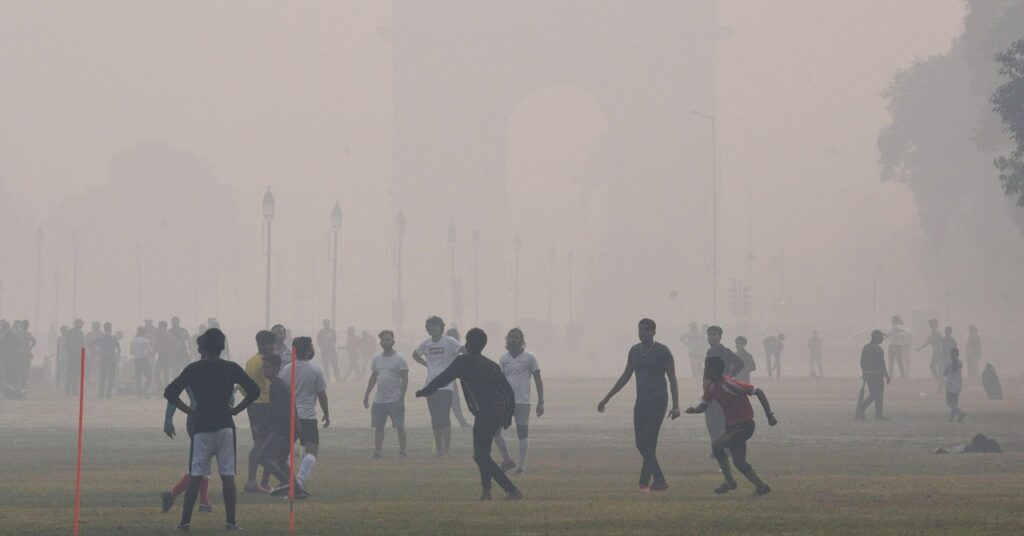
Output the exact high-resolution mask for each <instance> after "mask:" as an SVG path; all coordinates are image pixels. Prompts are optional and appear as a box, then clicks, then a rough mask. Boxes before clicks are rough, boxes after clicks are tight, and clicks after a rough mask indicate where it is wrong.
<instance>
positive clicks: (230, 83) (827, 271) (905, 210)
mask: <svg viewBox="0 0 1024 536" xmlns="http://www.w3.org/2000/svg"><path fill="white" fill-rule="evenodd" d="M963 12H964V8H963V5H962V3H961V2H960V1H958V0H916V1H910V0H904V1H897V2H893V1H885V0H875V1H859V2H842V1H827V2H822V1H812V0H806V1H795V0H790V1H746V0H743V1H739V0H729V1H722V2H719V17H720V25H721V26H723V27H724V28H725V30H724V31H723V32H722V33H723V40H722V41H721V43H720V53H719V57H718V61H719V65H718V80H717V87H718V114H719V142H720V150H721V152H720V159H719V161H720V165H721V167H720V170H721V186H720V188H721V190H720V192H721V194H722V197H721V207H720V215H721V217H722V224H721V225H722V230H721V234H720V236H721V248H722V260H721V265H722V267H723V268H722V276H723V280H724V281H728V279H729V277H735V276H737V275H744V274H745V273H746V263H745V259H744V256H745V254H746V249H747V246H746V229H747V220H746V211H747V198H746V192H747V191H746V189H745V188H744V184H747V183H749V184H750V185H751V187H752V194H753V202H754V204H755V207H754V209H753V211H752V216H753V221H754V231H753V240H754V242H755V246H754V248H753V249H754V251H753V253H754V258H755V268H754V271H755V275H754V281H753V283H754V286H755V289H760V288H763V287H764V285H763V283H764V281H765V280H766V278H767V277H768V276H769V274H770V270H769V269H768V268H767V266H768V265H769V264H770V262H771V259H772V257H773V255H774V256H775V257H776V258H784V259H785V260H784V261H783V264H784V266H785V269H784V270H785V276H786V285H787V292H788V293H789V294H790V301H791V303H793V304H794V308H799V310H800V312H799V313H795V312H793V311H790V312H787V313H785V314H787V315H790V316H791V317H790V318H785V319H781V320H784V321H786V320H788V321H799V320H802V319H806V318H813V317H815V316H818V315H822V314H829V312H830V308H834V307H835V305H834V303H835V302H836V301H848V300H860V301H859V302H857V303H854V304H853V305H852V308H853V309H854V310H855V311H854V313H853V315H854V316H856V315H865V316H866V315H869V314H870V309H869V308H868V307H869V305H868V302H866V301H864V299H863V298H864V296H863V293H864V292H868V291H869V289H870V282H869V280H870V279H871V278H870V277H867V276H865V274H866V273H871V272H872V271H878V270H880V268H878V267H865V266H863V262H861V261H860V256H862V255H863V253H864V252H865V251H866V250H869V249H870V248H877V247H881V244H878V243H877V242H878V238H877V237H878V236H879V235H880V234H881V233H891V234H895V235H898V236H905V237H906V239H907V241H908V243H909V241H910V240H912V239H913V238H914V237H915V236H916V235H917V233H918V232H919V231H918V230H917V229H916V223H915V216H914V209H913V204H912V200H911V198H910V196H909V194H908V193H907V191H906V190H905V188H903V187H902V186H899V185H882V184H880V183H879V179H878V165H877V160H878V157H877V149H876V145H875V142H876V138H877V134H878V130H879V128H880V127H881V126H882V125H883V124H884V123H885V122H886V121H887V114H886V112H885V109H884V102H883V100H882V98H881V95H880V94H881V91H882V89H883V88H884V87H885V86H886V84H887V83H888V81H889V80H890V79H891V77H892V75H893V73H894V72H895V71H896V70H897V69H899V68H902V67H905V66H907V65H908V64H909V63H910V62H911V61H912V60H913V59H914V58H915V57H924V56H928V55H932V54H938V53H942V52H944V51H946V50H947V48H948V46H949V44H950V41H951V40H952V39H953V38H954V37H955V36H956V35H957V34H958V33H959V32H960V31H961V26H962V23H961V18H962V16H963ZM390 24H391V5H390V4H389V3H386V2H345V3H337V2H320V3H317V2H304V3H301V4H286V3H262V2H261V3H240V2H220V3H206V2H180V3H155V2H90V3H82V2H31V1H24V2H12V1H0V72H2V73H3V74H4V80H5V84H4V85H3V86H4V87H3V90H2V97H0V177H2V178H3V180H5V181H6V183H7V185H8V187H9V189H10V193H11V195H12V196H13V198H14V199H16V201H17V203H18V204H19V206H20V207H21V209H22V210H23V211H24V213H26V214H30V215H35V216H37V218H36V221H39V222H41V221H44V220H45V219H46V216H45V215H46V214H49V213H50V212H51V211H52V210H53V209H54V207H55V206H57V204H58V203H59V202H60V201H61V200H62V199H64V198H66V197H68V196H77V195H82V194H84V193H86V192H88V191H89V190H90V189H91V188H95V187H97V186H98V185H101V184H103V183H105V182H106V181H107V180H108V173H109V163H110V161H111V159H112V158H113V157H114V155H115V154H117V153H118V152H119V151H123V150H125V149H130V148H132V147H134V146H136V145H138V144H139V143H140V142H143V141H146V140H162V141H165V142H167V143H168V144H170V145H172V146H174V147H177V148H180V149H184V150H187V151H191V152H193V153H195V154H196V155H197V156H199V157H201V158H204V159H206V160H208V161H209V162H210V163H211V164H212V165H213V168H214V171H215V173H216V176H217V178H218V179H219V180H221V181H225V182H227V183H229V184H231V185H234V186H235V187H236V188H237V191H238V192H239V196H240V197H239V199H238V206H239V207H240V210H242V211H245V210H248V211H249V212H240V214H239V217H240V219H241V221H243V222H249V223H250V224H251V231H252V237H258V236H259V225H260V219H259V218H260V216H259V199H260V197H261V196H262V195H263V192H264V190H265V189H266V187H267V186H268V185H269V186H272V187H273V188H274V191H275V192H276V193H277V194H278V212H277V217H276V219H275V226H276V228H275V232H276V233H279V234H276V235H275V236H280V237H282V238H281V239H280V241H279V242H278V244H280V246H279V247H280V248H283V249H282V250H281V251H283V252H285V253H286V254H287V255H289V256H294V257H296V258H300V259H310V258H315V259H316V262H318V263H319V264H318V268H317V270H318V275H317V276H316V277H318V278H326V277H327V271H326V270H327V264H326V260H325V259H326V257H325V246H326V233H327V231H326V229H327V221H328V220H327V218H328V214H329V211H330V208H331V206H332V205H333V201H334V199H336V198H337V199H340V200H341V204H342V206H343V208H344V210H345V227H344V230H345V232H343V233H342V237H343V238H342V249H343V251H346V252H354V254H353V255H345V256H343V261H342V271H343V273H344V274H345V275H346V279H345V281H344V282H343V284H342V295H343V296H344V297H345V298H346V299H351V300H357V301H362V300H371V301H372V300H374V299H376V298H378V297H379V295H380V294H381V293H382V292H383V291H384V289H385V288H389V286H388V285H390V284H391V283H390V280H389V277H390V275H389V272H388V271H386V270H380V269H379V266H378V265H375V264H374V263H373V262H366V259H373V258H378V259H381V262H385V260H386V259H387V258H388V255H389V251H390V247H391V243H390V239H391V227H390V222H391V220H392V218H393V214H392V213H391V211H392V208H391V205H390V204H389V197H388V191H389V188H390V175H389V173H390V158H391V146H390V140H391V129H392V125H393V123H392V90H391V83H392V63H391V62H392V57H391V51H392V45H391V40H390ZM540 109H543V106H541V108H540ZM694 120H695V121H696V120H697V118H694ZM598 123H599V122H598ZM509 128H510V129H511V130H512V131H514V130H515V129H516V128H517V127H516V125H510V127H509ZM524 128H525V127H524ZM602 128H603V126H602V125H600V124H597V123H594V124H586V125H581V126H580V129H581V131H583V132H585V135H587V136H593V135H594V133H595V132H600V131H601V129H602ZM563 130H571V128H570V129H563ZM560 135H564V132H563V133H562V134H560ZM577 149H578V150H583V149H582V148H580V147H575V148H574V147H572V146H570V147H569V150H570V151H572V150H577ZM516 150H518V149H517V147H516V146H510V148H509V151H510V152H515V151H516ZM538 158H551V155H550V154H548V155H544V154H541V155H539V156H538ZM512 171H513V175H514V174H516V173H522V174H526V175H528V174H529V167H528V166H527V167H526V168H524V169H521V170H512ZM296 191H301V192H302V195H303V198H302V199H299V198H297V196H296V195H294V192H296ZM559 191H560V190H558V186H557V185H555V186H553V190H552V192H553V195H558V192H559ZM509 192H510V195H511V196H512V197H515V195H517V194H516V193H515V189H514V188H510V189H509ZM246 218H248V220H246ZM876 220H882V221H876ZM541 228H542V229H543V225H541ZM54 240H60V238H54ZM890 246H891V244H890ZM304 248H305V249H308V252H305V250H304ZM252 249H253V251H251V252H250V253H251V255H250V256H248V257H246V256H245V255H244V252H243V256H242V258H241V259H240V260H239V261H238V262H240V263H242V264H244V265H246V267H247V269H246V271H245V273H244V274H243V275H242V276H241V277H242V278H243V279H242V280H243V281H244V282H245V283H246V285H248V286H251V287H252V289H253V291H252V292H250V293H247V294H252V296H246V297H245V298H244V299H243V301H244V303H243V305H242V306H243V308H250V307H251V308H253V309H258V306H259V305H258V304H260V303H261V302H260V300H259V295H260V293H259V292H257V290H258V289H261V286H260V281H261V277H262V267H261V266H262V262H263V259H262V258H261V257H260V256H259V251H258V249H257V248H256V247H255V245H253V246H252ZM897 249H898V248H897ZM783 252H784V255H782V254H783ZM52 253H53V254H54V255H58V254H62V255H65V256H66V251H64V252H59V251H56V250H55V251H53V252H52ZM896 255H907V256H906V257H905V258H902V259H900V261H899V262H898V266H887V267H886V268H885V269H886V270H887V271H889V272H892V274H891V276H890V277H891V278H900V279H905V280H912V279H913V278H914V266H913V264H912V263H910V262H909V254H906V253H905V252H904V253H900V252H897V253H896ZM8 258H9V257H8ZM321 261H322V262H321ZM903 261H906V262H903ZM285 269H286V270H288V268H287V266H286V268H285ZM297 270H298V268H295V270H292V271H291V272H290V273H292V274H296V273H297ZM19 273H20V272H19ZM744 277H745V275H744ZM866 277H867V278H866ZM865 278H866V279H865ZM837 280H838V281H841V282H844V283H846V284H845V285H840V286H839V287H836V286H835V285H834V283H835V282H836V281H837ZM324 281H326V279H324ZM12 284H15V283H9V285H8V287H9V288H10V285H12ZM218 284H219V283H218ZM726 284H727V283H723V285H722V292H723V295H724V292H725V290H726V288H727V287H726ZM301 285H302V288H307V287H308V285H307V284H306V283H301ZM908 287H909V288H908V289H905V290H901V291H899V292H900V293H902V294H899V295H894V296H893V297H891V298H886V299H888V300H889V302H888V304H891V305H892V306H897V305H900V304H898V303H894V302H896V301H900V302H901V303H902V302H904V301H911V300H914V299H922V300H927V299H928V295H927V293H926V292H925V291H924V289H923V288H920V287H917V288H915V287H914V286H913V285H909V286H908ZM284 292H286V293H287V292H291V290H286V291H284ZM756 293H757V290H755V294H756ZM766 293H768V291H767V290H765V291H761V295H760V296H762V297H763V295H764V294H766ZM886 294H891V293H886ZM466 296H467V298H468V299H470V293H469V291H468V289H467V293H466ZM23 297H24V295H23ZM12 299H13V298H12ZM381 301H383V300H381ZM830 302H831V303H832V304H831V305H830ZM884 304H886V302H883V305H884ZM26 305H27V304H26ZM314 305H315V307H316V308H317V310H323V308H324V307H325V306H326V303H325V302H323V301H321V302H319V303H316V302H314ZM928 305H935V304H928ZM6 307H8V308H10V307H13V304H11V303H9V304H8V305H7V306H6ZM723 307H724V305H723ZM317 316H319V313H312V312H311V313H310V315H309V317H310V318H315V317H317ZM534 316H542V314H541V313H540V312H534ZM248 317H251V318H248ZM259 317H261V315H259V314H256V312H255V311H253V312H250V313H248V314H247V318H248V320H249V321H255V320H256V319H257V318H259ZM387 317H388V314H387V309H386V308H384V307H380V308H377V309H373V310H371V311H368V312H367V314H366V321H367V322H373V323H381V322H386V321H387ZM847 320H848V318H847ZM865 320H866V318H865Z"/></svg>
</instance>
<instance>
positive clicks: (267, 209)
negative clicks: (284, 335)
mask: <svg viewBox="0 0 1024 536" xmlns="http://www.w3.org/2000/svg"><path fill="white" fill-rule="evenodd" d="M275 208H276V202H275V201H274V194H272V193H270V187H269V186H268V187H267V193H265V194H263V220H264V221H265V222H266V231H267V249H266V251H265V252H264V253H265V254H266V256H267V287H266V302H265V308H264V317H263V324H264V329H270V260H271V256H270V255H271V250H270V220H273V219H274V210H275Z"/></svg>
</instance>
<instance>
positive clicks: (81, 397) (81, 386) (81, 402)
mask: <svg viewBox="0 0 1024 536" xmlns="http://www.w3.org/2000/svg"><path fill="white" fill-rule="evenodd" d="M78 372H79V374H80V376H79V379H78V463H77V467H76V468H75V536H78V521H79V519H80V513H81V508H80V507H81V500H82V422H83V420H82V417H83V415H84V409H85V348H82V354H81V358H80V359H79V367H78Z"/></svg>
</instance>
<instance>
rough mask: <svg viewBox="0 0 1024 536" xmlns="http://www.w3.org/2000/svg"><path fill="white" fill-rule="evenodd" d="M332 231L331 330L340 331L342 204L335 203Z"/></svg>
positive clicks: (332, 211) (332, 214)
mask: <svg viewBox="0 0 1024 536" xmlns="http://www.w3.org/2000/svg"><path fill="white" fill-rule="evenodd" d="M331 230H332V231H333V232H334V250H333V251H332V252H331V262H332V263H333V264H334V267H333V272H332V275H331V329H338V231H339V230H341V203H339V202H338V201H337V200H336V201H334V208H333V209H331Z"/></svg>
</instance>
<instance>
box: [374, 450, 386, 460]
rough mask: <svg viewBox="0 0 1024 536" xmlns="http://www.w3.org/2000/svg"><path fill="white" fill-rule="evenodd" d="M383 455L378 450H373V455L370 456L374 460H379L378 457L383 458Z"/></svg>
mask: <svg viewBox="0 0 1024 536" xmlns="http://www.w3.org/2000/svg"><path fill="white" fill-rule="evenodd" d="M383 457H384V455H382V454H381V453H379V452H374V453H373V456H372V458H373V459H374V460H379V459H381V458H383Z"/></svg>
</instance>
